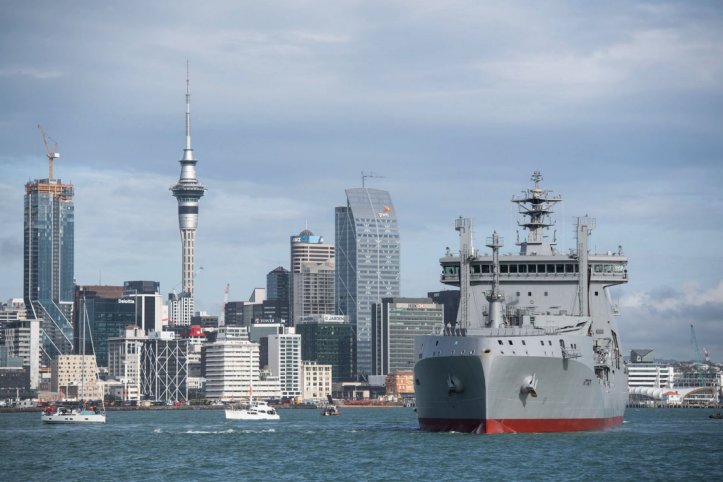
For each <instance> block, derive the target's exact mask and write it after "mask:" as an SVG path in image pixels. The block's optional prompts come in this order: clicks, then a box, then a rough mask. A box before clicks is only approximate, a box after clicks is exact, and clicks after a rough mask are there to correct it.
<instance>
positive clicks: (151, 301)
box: [123, 281, 164, 332]
mask: <svg viewBox="0 0 723 482" xmlns="http://www.w3.org/2000/svg"><path fill="white" fill-rule="evenodd" d="M123 297H124V298H127V299H128V298H130V299H133V300H135V308H136V317H135V322H134V324H135V325H136V326H138V327H140V328H142V329H143V330H145V331H146V332H151V331H163V328H164V323H163V299H162V298H161V283H159V282H158V281H125V282H124V283H123Z"/></svg>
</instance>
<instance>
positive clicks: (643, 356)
mask: <svg viewBox="0 0 723 482" xmlns="http://www.w3.org/2000/svg"><path fill="white" fill-rule="evenodd" d="M673 373H674V371H673V367H672V366H666V365H661V364H658V363H656V362H655V352H654V351H653V350H651V349H633V350H630V363H628V388H635V387H650V388H671V387H672V386H673Z"/></svg>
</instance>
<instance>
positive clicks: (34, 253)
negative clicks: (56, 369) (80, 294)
mask: <svg viewBox="0 0 723 482" xmlns="http://www.w3.org/2000/svg"><path fill="white" fill-rule="evenodd" d="M24 218H25V219H24V260H23V262H24V266H23V272H24V279H23V296H24V298H25V306H26V307H27V310H28V318H30V319H39V320H42V321H41V323H40V337H41V351H42V363H44V364H46V365H47V364H49V363H50V360H52V359H53V358H56V357H57V356H58V355H61V354H63V355H64V354H70V353H72V350H73V342H72V340H73V326H72V324H71V321H70V320H71V316H72V306H73V277H74V272H73V269H74V268H73V267H74V252H75V249H74V240H75V231H74V226H75V221H74V207H73V185H72V184H63V183H62V182H61V181H60V180H59V179H40V180H35V181H33V182H29V183H27V184H26V185H25V211H24Z"/></svg>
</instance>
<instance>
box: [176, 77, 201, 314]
mask: <svg viewBox="0 0 723 482" xmlns="http://www.w3.org/2000/svg"><path fill="white" fill-rule="evenodd" d="M189 85H190V82H189V78H188V75H187V76H186V146H185V148H184V149H183V158H182V159H181V160H180V161H178V162H180V164H181V176H180V178H179V179H178V183H176V185H175V186H172V187H171V191H172V192H173V196H174V197H175V198H176V199H177V200H178V227H179V229H180V231H181V245H182V250H181V280H182V281H181V285H182V290H183V292H182V293H181V295H180V297H178V298H177V299H175V303H177V304H178V307H177V309H172V310H171V311H172V318H174V319H172V320H171V321H172V322H173V324H183V325H187V324H189V323H190V317H191V315H192V314H193V312H194V308H195V299H196V290H195V286H194V282H195V262H196V228H197V227H198V201H199V199H201V197H203V194H204V192H205V191H206V188H205V187H204V186H202V185H201V184H200V183H199V182H198V179H197V178H196V162H197V160H196V159H194V157H193V148H192V147H191V93H190V88H189Z"/></svg>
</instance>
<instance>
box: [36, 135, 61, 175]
mask: <svg viewBox="0 0 723 482" xmlns="http://www.w3.org/2000/svg"><path fill="white" fill-rule="evenodd" d="M38 130H39V131H40V137H41V138H42V139H43V144H44V145H45V155H46V156H47V158H48V179H52V178H53V161H54V160H55V159H58V158H59V157H60V153H59V152H58V143H57V142H55V141H54V140H53V139H52V138H51V137H50V136H48V135H47V134H45V129H43V126H41V125H40V124H38ZM48 139H50V140H51V141H53V143H54V144H53V148H52V149H51V148H50V146H49V145H48Z"/></svg>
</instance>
